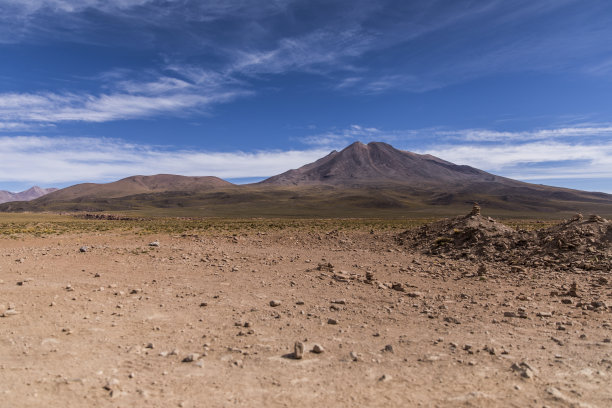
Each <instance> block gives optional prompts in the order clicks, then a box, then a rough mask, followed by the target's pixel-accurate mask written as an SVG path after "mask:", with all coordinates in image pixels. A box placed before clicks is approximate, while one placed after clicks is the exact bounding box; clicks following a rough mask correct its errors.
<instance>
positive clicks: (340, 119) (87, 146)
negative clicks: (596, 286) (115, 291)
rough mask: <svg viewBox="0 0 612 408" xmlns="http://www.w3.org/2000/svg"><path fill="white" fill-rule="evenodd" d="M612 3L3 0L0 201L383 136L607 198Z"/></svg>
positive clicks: (238, 167) (225, 173)
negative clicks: (35, 189)
mask: <svg viewBox="0 0 612 408" xmlns="http://www.w3.org/2000/svg"><path fill="white" fill-rule="evenodd" d="M611 39H612V3H610V2H608V1H603V0H602V1H597V0H580V1H579V0H551V1H546V0H541V1H533V0H530V1H522V0H516V1H501V0H489V1H488V0H481V1H462V0H444V1H443V0H440V1H434V0H430V1H425V0H423V1H408V0H403V1H396V0H378V1H365V0H350V1H348V0H325V1H318V0H265V1H264V0H257V1H255V0H252V1H249V0H224V1H221V0H215V1H212V0H199V1H195V0H164V1H161V0H78V1H77V0H0V189H6V190H11V191H18V190H22V189H25V188H28V187H29V186H31V185H34V184H37V185H41V186H47V187H49V186H58V187H64V186H68V185H71V184H75V183H79V182H86V181H87V182H108V181H113V180H116V179H119V178H123V177H126V176H130V175H134V174H157V173H174V174H184V175H215V176H219V177H222V178H225V179H229V180H230V181H232V180H234V181H235V180H241V181H244V180H256V179H259V178H263V177H267V176H271V175H274V174H277V173H280V172H282V171H285V170H287V169H289V168H296V167H299V166H301V165H303V164H306V163H308V162H311V161H313V160H315V159H317V158H319V157H321V156H323V155H325V154H327V153H328V152H329V151H330V150H332V149H341V148H343V147H345V146H346V145H348V144H350V143H351V142H353V141H356V140H360V141H362V142H366V143H367V142H369V141H385V142H388V143H390V144H392V145H393V146H395V147H397V148H400V149H404V150H410V151H414V152H417V153H431V154H434V155H436V156H438V157H441V158H443V159H446V160H449V161H452V162H454V163H457V164H468V165H471V166H474V167H477V168H480V169H483V170H487V171H490V172H492V173H495V174H499V175H503V176H507V177H512V178H516V179H520V180H525V181H530V182H535V183H543V184H551V185H558V186H566V187H572V188H579V189H585V190H597V191H604V192H610V193H612V41H611Z"/></svg>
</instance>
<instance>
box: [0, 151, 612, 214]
mask: <svg viewBox="0 0 612 408" xmlns="http://www.w3.org/2000/svg"><path fill="white" fill-rule="evenodd" d="M473 202H478V203H480V204H481V205H482V207H483V209H484V210H485V211H487V213H488V214H490V215H496V216H514V217H516V216H521V217H523V216H527V217H530V216H536V217H538V218H542V217H552V218H560V217H565V216H567V215H573V214H575V213H576V212H583V213H587V214H593V213H598V214H601V215H603V216H608V217H609V216H612V195H610V194H604V193H592V192H586V191H580V190H572V189H566V188H558V187H550V186H543V185H537V184H530V183H524V182H521V181H517V180H512V179H508V178H505V177H500V176H496V175H494V174H490V173H487V172H485V171H482V170H479V169H476V168H473V167H470V166H460V165H456V164H453V163H450V162H448V161H445V160H442V159H440V158H437V157H434V156H431V155H420V154H415V153H411V152H408V151H402V150H398V149H395V148H394V147H392V146H390V145H388V144H386V143H380V142H372V143H369V144H367V145H365V144H363V143H359V142H357V143H353V144H352V145H350V146H348V147H346V148H345V149H343V150H342V151H339V152H338V151H333V152H331V153H330V154H328V155H327V156H325V157H323V158H321V159H319V160H317V161H315V162H314V163H310V164H307V165H305V166H302V167H300V168H299V169H295V170H289V171H286V172H284V173H282V174H279V175H277V176H273V177H270V178H268V179H266V180H264V181H262V182H259V183H254V184H248V185H233V184H231V183H228V182H227V181H224V180H221V179H219V178H216V177H184V176H174V175H168V174H161V175H156V176H133V177H128V178H125V179H122V180H119V181H116V182H113V183H107V184H91V183H87V184H78V185H75V186H72V187H68V188H65V189H63V190H58V191H56V192H53V193H50V194H47V195H45V196H43V197H40V198H38V199H36V200H33V201H29V202H11V203H5V204H0V211H127V210H129V211H136V212H140V213H142V214H151V215H183V216H193V215H198V216H223V217H279V216H288V217H411V216H433V215H453V214H456V213H457V212H465V211H468V210H469V208H471V206H472V204H473Z"/></svg>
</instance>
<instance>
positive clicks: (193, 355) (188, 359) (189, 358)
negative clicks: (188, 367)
mask: <svg viewBox="0 0 612 408" xmlns="http://www.w3.org/2000/svg"><path fill="white" fill-rule="evenodd" d="M199 358H200V355H199V354H198V353H191V354H188V355H187V356H186V357H185V358H184V359H183V363H192V362H194V361H197V359H199Z"/></svg>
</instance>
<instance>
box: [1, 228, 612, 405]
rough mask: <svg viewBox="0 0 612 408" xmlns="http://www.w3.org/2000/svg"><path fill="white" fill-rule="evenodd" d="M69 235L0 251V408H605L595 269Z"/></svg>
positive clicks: (607, 395)
mask: <svg viewBox="0 0 612 408" xmlns="http://www.w3.org/2000/svg"><path fill="white" fill-rule="evenodd" d="M83 223H84V224H85V223H88V225H89V224H92V225H93V224H95V223H100V225H105V228H103V229H102V230H99V231H98V230H96V229H95V228H89V229H82V230H79V229H76V230H74V231H71V230H66V231H62V232H61V233H59V234H58V233H55V232H54V231H48V232H45V231H43V232H42V233H41V232H40V231H38V230H36V229H35V230H36V231H38V232H36V233H31V232H28V231H21V232H15V233H12V232H10V231H9V232H6V233H5V234H4V235H2V236H0V315H1V316H2V317H0V406H3V407H43V406H48V407H85V406H87V407H139V406H143V407H144V406H146V407H235V406H238V407H254V406H265V407H314V406H321V407H357V406H367V407H395V406H396V407H411V406H423V407H545V406H547V407H610V406H612V343H611V340H610V339H611V338H612V313H611V312H612V307H609V306H610V302H612V283H611V281H612V279H611V276H610V271H599V272H581V273H578V272H552V271H549V270H546V269H541V270H535V269H524V270H521V271H514V272H512V271H511V268H510V267H509V266H504V265H499V264H493V263H491V264H486V265H484V266H485V268H486V271H485V270H482V269H481V272H480V273H478V269H479V267H480V266H481V264H480V263H475V262H470V261H468V260H450V259H444V258H439V257H430V256H426V255H423V254H421V253H418V252H415V251H412V250H408V249H406V248H404V247H402V246H400V245H398V244H397V242H396V241H395V239H394V237H395V236H396V235H397V234H398V233H399V232H401V231H403V230H404V229H405V228H403V227H402V226H401V225H395V226H392V227H388V228H387V227H385V228H382V227H381V228H379V227H378V226H377V225H366V224H362V223H355V224H354V225H350V223H348V224H344V223H340V222H338V225H334V222H327V223H323V224H316V225H315V223H313V224H312V225H310V224H309V223H308V222H305V223H304V224H301V225H298V226H292V225H291V223H287V225H278V226H270V225H268V224H267V223H266V222H265V221H258V222H256V223H254V224H245V225H244V226H241V225H239V224H236V225H234V226H233V227H232V228H228V229H223V228H218V229H215V228H209V229H201V230H197V229H194V230H191V231H184V232H172V231H169V232H168V231H158V232H147V231H143V230H138V229H137V228H127V229H124V228H115V227H113V225H112V223H113V221H97V220H92V221H87V222H85V221H83ZM281 224H282V223H281ZM347 225H348V226H347ZM150 244H153V245H150ZM157 244H158V245H157ZM81 248H82V251H83V252H82V251H81ZM572 283H576V287H575V289H576V293H575V294H576V295H577V296H569V295H567V296H563V294H564V293H566V292H568V291H569V290H570V289H571V286H572ZM551 292H552V293H553V295H551ZM555 292H556V295H555ZM594 299H607V300H606V301H605V302H607V305H606V304H604V305H603V307H602V306H601V305H599V307H593V306H592V305H591V303H590V302H591V301H592V300H594ZM605 302H604V303H605ZM296 342H301V343H302V344H303V346H304V353H303V356H302V358H301V359H296V358H295V356H294V354H293V353H294V345H295V343H296ZM315 345H318V346H319V347H320V348H322V349H323V350H322V352H320V353H315V352H313V351H312V350H313V347H314V346H315ZM317 351H321V350H317Z"/></svg>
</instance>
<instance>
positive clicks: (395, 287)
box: [391, 282, 406, 292]
mask: <svg viewBox="0 0 612 408" xmlns="http://www.w3.org/2000/svg"><path fill="white" fill-rule="evenodd" d="M391 289H393V290H397V291H398V292H405V291H406V288H405V287H404V285H402V284H401V283H399V282H394V283H393V284H391Z"/></svg>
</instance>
